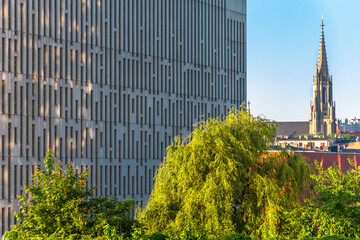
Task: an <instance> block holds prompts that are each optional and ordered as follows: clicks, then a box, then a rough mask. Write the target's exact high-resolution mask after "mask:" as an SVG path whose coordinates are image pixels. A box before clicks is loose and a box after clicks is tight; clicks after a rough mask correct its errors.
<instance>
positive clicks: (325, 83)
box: [309, 21, 336, 135]
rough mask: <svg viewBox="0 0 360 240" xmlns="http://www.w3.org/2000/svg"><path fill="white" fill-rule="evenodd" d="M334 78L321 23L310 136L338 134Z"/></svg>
mask: <svg viewBox="0 0 360 240" xmlns="http://www.w3.org/2000/svg"><path fill="white" fill-rule="evenodd" d="M332 86H333V85H332V76H330V74H329V68H328V64H327V56H326V46H325V34H324V23H323V21H321V38H320V50H319V59H318V63H317V67H316V72H315V76H314V80H313V91H314V92H313V96H314V98H313V101H312V103H311V112H310V131H309V133H310V134H317V133H323V134H325V135H327V134H331V133H336V120H335V102H334V101H333V94H332V90H333V89H332Z"/></svg>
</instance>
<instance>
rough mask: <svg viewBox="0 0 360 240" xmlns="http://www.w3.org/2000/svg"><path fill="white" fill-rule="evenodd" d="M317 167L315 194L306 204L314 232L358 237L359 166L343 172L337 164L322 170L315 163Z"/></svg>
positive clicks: (359, 230)
mask: <svg viewBox="0 0 360 240" xmlns="http://www.w3.org/2000/svg"><path fill="white" fill-rule="evenodd" d="M349 162H350V164H351V165H354V164H353V162H351V161H349ZM316 168H317V172H318V174H314V175H312V178H313V179H314V180H315V181H316V186H315V193H316V197H314V198H312V199H311V200H310V204H309V205H308V206H305V211H306V212H307V214H308V218H309V219H311V220H312V221H311V222H310V224H311V228H313V229H317V231H314V235H317V236H319V237H320V236H327V235H339V236H343V237H349V238H352V239H355V238H356V239H358V238H360V185H359V180H360V170H358V169H357V170H356V169H355V168H354V169H350V170H348V171H346V172H342V171H341V170H339V168H338V167H337V166H336V165H334V166H332V167H330V168H328V169H326V170H325V169H323V168H322V166H320V165H319V164H318V163H316Z"/></svg>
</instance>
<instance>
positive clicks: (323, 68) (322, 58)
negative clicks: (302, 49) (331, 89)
mask: <svg viewBox="0 0 360 240" xmlns="http://www.w3.org/2000/svg"><path fill="white" fill-rule="evenodd" d="M320 26H321V37H320V50H319V59H318V63H317V69H316V74H326V75H327V74H328V73H329V69H328V64H327V56H326V46H325V34H324V26H325V25H324V19H323V18H321V25H320Z"/></svg>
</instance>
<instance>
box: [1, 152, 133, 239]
mask: <svg viewBox="0 0 360 240" xmlns="http://www.w3.org/2000/svg"><path fill="white" fill-rule="evenodd" d="M44 162H45V167H44V168H43V167H40V166H39V167H38V168H37V170H36V172H35V174H34V175H33V176H32V184H31V185H28V186H27V185H25V189H26V193H27V194H29V195H30V198H29V199H27V198H26V197H25V196H18V197H19V199H20V200H19V206H20V212H15V216H16V217H17V219H18V221H20V224H17V225H14V226H12V231H9V232H6V233H5V234H4V237H5V238H6V239H80V238H82V239H86V238H87V237H88V238H93V237H98V236H104V235H106V233H108V232H109V231H110V230H111V231H112V233H113V232H114V231H115V233H117V234H125V235H128V236H130V234H131V226H132V225H133V224H134V223H136V221H135V220H133V219H132V217H131V214H130V211H131V209H132V208H133V207H134V202H133V201H131V200H127V201H125V202H120V201H117V200H116V199H108V198H92V195H93V189H88V188H86V183H87V177H88V171H87V170H86V171H84V172H83V173H81V174H77V173H76V171H75V168H74V166H73V165H72V164H68V165H67V166H66V170H65V172H64V171H63V168H62V166H61V164H60V162H59V163H57V164H55V158H54V156H53V153H52V152H51V150H50V149H49V150H48V151H47V153H46V159H45V160H44ZM129 226H130V227H129ZM109 229H110V230H109Z"/></svg>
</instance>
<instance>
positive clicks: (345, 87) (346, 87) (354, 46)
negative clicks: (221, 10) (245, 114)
mask: <svg viewBox="0 0 360 240" xmlns="http://www.w3.org/2000/svg"><path fill="white" fill-rule="evenodd" d="M359 11H360V0H272V1H270V0H248V1H247V21H248V22H247V34H248V35H247V41H248V42H247V44H248V48H247V50H248V52H247V54H248V55H247V57H248V68H247V77H248V99H249V100H250V102H251V113H252V114H254V115H263V116H265V117H266V118H269V119H272V120H276V121H304V120H305V121H308V120H309V119H310V101H311V100H312V81H313V75H314V74H315V68H316V63H317V58H318V53H319V44H320V32H321V28H320V23H321V15H322V14H323V15H324V24H325V41H326V48H327V56H328V65H329V71H330V74H331V75H333V95H334V101H335V102H336V117H337V118H340V119H344V118H346V117H347V118H353V117H357V118H360V13H359Z"/></svg>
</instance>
